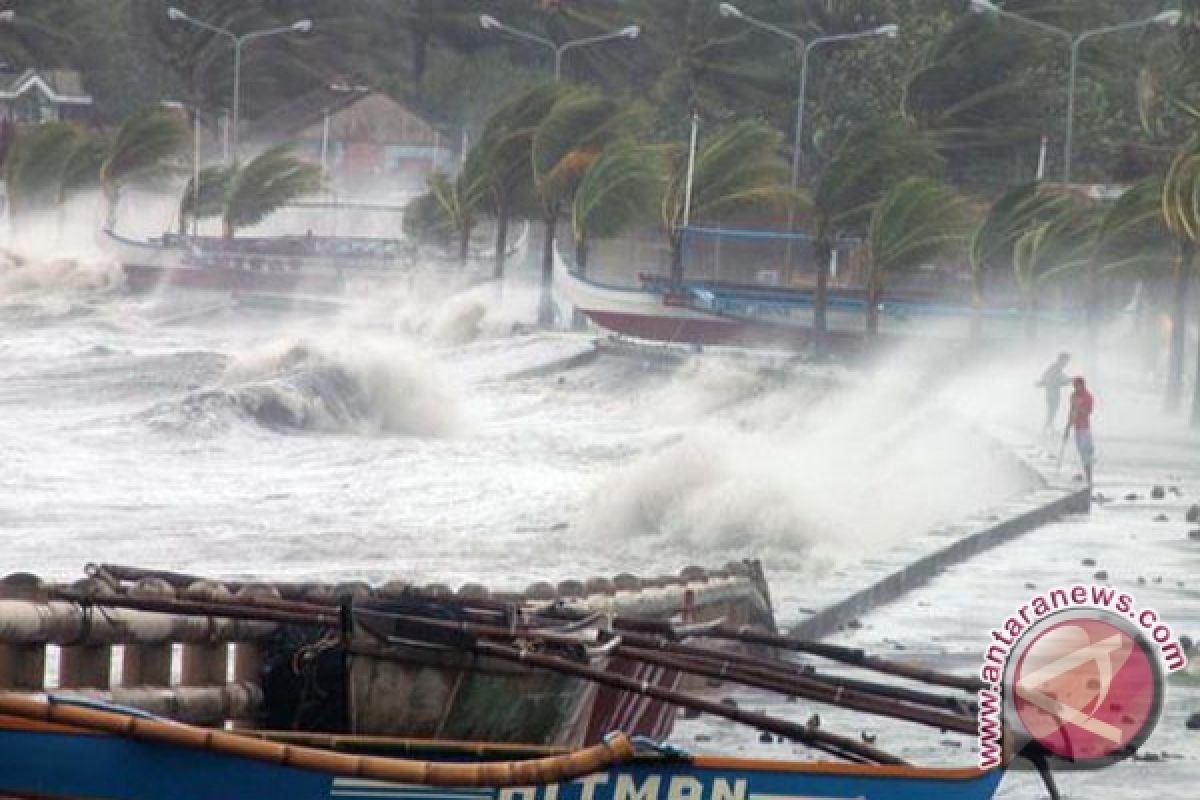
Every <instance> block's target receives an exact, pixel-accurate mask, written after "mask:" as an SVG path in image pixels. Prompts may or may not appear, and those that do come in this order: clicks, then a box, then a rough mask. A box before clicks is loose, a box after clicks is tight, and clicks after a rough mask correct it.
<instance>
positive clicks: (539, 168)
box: [531, 89, 634, 325]
mask: <svg viewBox="0 0 1200 800" xmlns="http://www.w3.org/2000/svg"><path fill="white" fill-rule="evenodd" d="M632 117H633V109H632V108H631V107H630V106H628V105H625V104H623V103H621V102H620V101H618V100H616V99H614V98H611V97H607V96H604V95H602V94H600V93H598V92H593V91H589V90H584V89H568V90H565V91H564V92H563V94H562V95H561V96H560V97H559V98H558V99H557V100H556V101H555V103H554V105H553V106H552V107H551V108H550V111H549V113H548V114H547V115H546V117H545V118H544V119H543V120H542V122H541V124H539V125H538V127H537V129H536V130H535V131H534V133H533V137H532V150H531V163H532V165H533V188H534V194H535V195H536V197H537V201H538V205H539V206H540V209H541V217H542V223H543V231H544V232H543V237H544V238H543V248H542V291H541V299H540V302H539V305H538V321H539V323H540V324H542V325H550V324H553V321H554V303H553V299H552V296H551V285H552V283H553V280H554V245H555V231H556V228H557V226H558V221H559V218H560V217H561V215H562V214H563V212H564V210H566V209H568V208H569V207H570V205H571V201H572V198H573V197H574V195H575V192H576V190H577V189H578V187H579V182H580V181H581V180H582V179H583V176H584V175H585V174H587V171H588V170H589V169H591V167H592V165H593V164H594V163H596V160H597V159H598V158H599V157H600V154H601V152H603V150H604V148H605V147H606V146H607V145H608V144H610V143H611V142H613V141H615V140H617V139H618V138H619V137H620V136H621V135H622V134H623V133H625V132H626V131H628V130H629V129H630V128H631V127H632V126H633V123H634V120H633V118H632Z"/></svg>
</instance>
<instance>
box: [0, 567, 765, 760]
mask: <svg viewBox="0 0 1200 800" xmlns="http://www.w3.org/2000/svg"><path fill="white" fill-rule="evenodd" d="M89 575H90V577H89V578H88V579H87V581H86V582H85V583H84V584H82V586H83V588H82V589H80V588H78V587H74V588H73V587H69V586H61V585H59V586H56V585H47V584H44V583H42V582H41V581H39V580H37V579H36V578H33V577H31V576H21V575H19V574H18V575H15V576H10V577H9V578H7V579H4V580H2V581H0V689H4V688H21V689H29V690H41V689H42V688H44V687H45V686H46V685H47V684H46V683H45V680H46V676H47V673H48V670H47V668H46V653H45V651H46V646H47V645H58V646H63V645H68V646H67V647H66V649H64V656H63V658H62V659H61V664H60V669H59V674H58V676H57V677H58V686H59V687H62V688H63V689H64V690H66V689H70V690H78V691H84V692H87V693H90V694H91V696H93V697H98V698H101V699H104V700H108V701H115V702H118V703H121V704H129V705H134V706H137V707H141V708H145V709H147V710H149V711H152V712H155V713H161V714H169V715H173V716H178V717H181V718H183V719H187V720H189V721H194V722H202V723H205V724H220V723H223V722H224V721H226V720H239V721H240V722H241V724H257V725H265V726H268V727H271V728H274V729H283V730H297V731H320V732H326V733H345V734H369V735H383V736H401V737H414V736H415V737H437V738H455V739H473V740H479V741H489V742H512V743H524V744H539V745H558V746H579V745H582V744H584V743H592V742H596V741H598V740H599V738H600V737H601V736H602V735H603V733H605V732H607V731H609V730H615V729H622V730H626V731H628V732H630V733H631V734H642V735H649V736H654V737H657V738H662V737H665V736H667V735H668V734H669V733H670V730H671V726H672V723H673V721H674V718H675V709H674V707H673V706H672V705H671V704H670V703H668V702H665V701H663V700H662V699H656V698H652V697H646V696H644V695H629V694H628V693H625V692H623V691H621V690H620V689H619V688H618V687H611V686H601V685H597V684H596V683H594V682H591V681H588V680H582V679H580V678H579V677H577V676H571V675H563V674H560V673H555V672H548V671H545V670H539V669H535V668H532V667H530V666H528V665H524V664H521V663H518V662H514V661H513V660H512V659H510V658H506V657H505V655H506V654H504V653H499V654H497V653H484V652H479V651H478V650H472V649H470V648H464V647H456V646H451V645H453V644H454V643H453V642H451V643H450V645H448V644H447V643H445V642H437V641H430V640H429V638H430V637H428V636H425V637H424V638H422V637H413V636H412V635H408V636H407V637H401V638H397V639H395V640H393V641H389V642H387V644H386V648H384V650H383V651H381V652H375V651H372V650H371V649H370V648H369V647H366V646H365V645H370V644H373V643H377V642H378V641H379V639H380V631H379V629H380V626H381V625H382V624H383V623H382V622H381V621H380V620H381V619H382V620H383V621H388V620H391V619H394V618H397V617H399V616H407V617H419V618H426V617H428V618H431V619H435V620H442V621H449V622H455V623H461V622H464V621H467V620H478V619H484V620H487V621H494V622H503V624H505V625H509V624H517V623H518V622H519V623H521V624H522V625H524V624H525V622H524V620H526V619H531V618H532V617H531V615H541V614H542V613H543V612H544V613H550V612H551V611H553V612H554V613H556V614H560V615H561V614H569V615H573V618H574V619H576V620H578V619H579V618H584V619H592V620H593V621H595V620H598V619H600V618H601V617H613V616H636V617H637V618H638V619H640V620H643V621H645V622H646V623H647V624H651V623H653V624H661V625H668V626H675V625H684V626H686V625H703V624H706V623H714V622H722V623H725V624H728V625H730V626H739V627H741V626H745V627H746V628H747V629H753V630H759V631H763V632H770V631H773V630H774V618H773V616H772V611H771V605H770V597H769V594H768V590H767V586H766V581H765V578H764V577H763V573H762V569H761V566H760V565H759V564H758V563H757V562H731V563H730V564H728V565H726V566H725V567H724V568H721V569H713V570H706V569H701V568H699V567H689V568H687V569H685V570H683V571H682V572H681V574H679V575H670V576H660V577H657V578H639V577H636V576H633V575H629V574H621V575H617V576H614V577H613V578H611V579H609V578H592V579H589V580H587V581H581V580H567V581H562V582H560V583H558V584H557V585H555V584H550V583H546V582H541V583H536V584H533V585H531V586H530V587H529V588H528V589H526V590H525V591H524V592H520V593H497V592H491V591H489V590H488V589H487V588H486V587H483V586H481V585H478V584H468V585H466V586H464V587H462V588H461V589H460V590H459V591H457V592H454V591H452V590H450V589H449V588H448V587H445V586H439V585H430V586H427V587H423V588H422V587H412V586H408V585H398V584H395V583H388V584H384V585H382V586H379V587H371V586H367V585H366V584H350V585H341V586H334V585H321V584H279V583H277V584H262V583H239V582H233V581H224V582H217V581H212V580H207V579H202V578H199V577H197V576H191V575H182V574H179V573H170V572H164V571H157V570H144V569H136V568H130V567H120V566H114V565H103V566H94V567H91V568H89ZM80 591H82V592H84V593H83V594H78V592H80ZM5 598H6V599H5ZM252 600H253V601H254V602H256V603H258V605H254V606H252V607H246V606H238V605H237V604H238V603H249V602H251V601H252ZM97 602H101V603H114V604H115V605H113V606H112V607H111V610H110V611H108V612H107V613H106V615H105V616H104V617H103V619H102V621H101V622H96V621H95V620H92V618H91V616H90V614H89V613H88V612H87V611H86V609H87V608H89V607H91V606H92V605H93V604H94V603H97ZM262 604H267V605H266V606H265V607H261V608H260V607H259V606H260V605H262ZM350 607H352V608H353V613H352V614H350V613H348V612H347V616H346V617H345V620H343V621H341V622H339V619H340V617H339V615H340V614H342V613H343V612H342V609H343V608H350ZM248 610H249V611H256V610H257V611H260V612H261V613H262V614H263V615H265V617H264V618H252V619H250V620H245V621H231V618H229V617H227V616H225V615H226V614H236V613H242V614H243V616H244V615H245V614H246V613H247V611H248ZM597 615H600V616H597ZM238 619H240V618H238ZM571 619H572V616H568V617H565V618H561V619H552V618H549V617H547V618H544V619H542V618H541V617H540V616H539V621H538V622H537V625H538V626H539V627H540V628H544V629H545V630H546V631H547V632H548V633H550V634H557V635H560V636H561V635H566V634H568V633H569V632H570V630H571V622H570V620H571ZM89 620H91V621H90V622H89ZM201 620H206V621H207V622H205V624H199V622H200V621H201ZM339 626H342V627H339ZM563 626H565V630H564V629H563ZM331 627H332V628H334V629H339V630H340V631H341V634H340V635H339V636H337V637H334V638H333V639H332V640H331V639H330V638H329V629H330V628H331ZM427 632H428V631H425V633H427ZM390 633H392V631H391V630H389V631H386V632H384V633H383V635H389V634H390ZM409 633H410V634H411V631H410V632H409ZM419 633H420V631H419ZM164 637H166V640H167V645H164V644H163V640H164ZM171 643H174V644H176V645H179V646H180V647H179V649H178V651H176V650H173V649H172V648H171V646H170V644H171ZM14 648H15V649H14ZM546 652H548V653H552V654H560V655H564V656H566V657H568V658H574V657H575V656H576V655H577V654H578V652H579V651H578V649H577V647H575V645H574V644H573V643H572V642H569V641H568V642H565V643H556V644H555V645H554V646H553V647H550V648H548V650H547V651H546ZM114 653H118V654H119V657H120V658H119V660H120V662H121V663H123V668H122V670H121V674H120V677H119V678H118V676H117V673H116V672H115V671H114V670H113V669H112V662H113V659H114V657H115V656H114ZM17 656H20V658H19V659H18V661H20V663H22V664H26V666H24V667H20V668H18V667H16V666H14V665H13V664H12V663H11V662H10V660H11V659H12V658H16V657H17ZM230 661H233V662H234V663H236V664H237V665H238V667H237V669H235V671H234V675H233V681H232V682H231V681H229V679H228V675H227V665H228V663H229V662H230ZM595 662H596V663H597V664H598V665H600V666H602V667H603V669H605V670H606V671H607V672H608V673H610V674H612V675H620V676H623V677H624V678H626V679H628V680H630V681H635V682H637V683H639V684H641V683H644V684H646V685H647V686H650V687H655V688H660V689H663V690H667V691H672V690H676V689H679V688H680V687H681V686H683V685H684V676H683V674H682V673H681V672H680V671H679V670H677V669H673V668H670V667H669V666H664V665H661V664H660V665H655V664H648V663H644V662H635V661H632V660H630V659H627V658H622V657H620V656H619V655H618V654H611V653H597V654H595ZM22 671H24V673H25V674H26V677H25V678H24V679H21V680H18V677H19V676H20V674H22ZM172 675H180V676H182V679H183V680H182V685H179V683H180V681H179V680H177V679H176V680H173V679H172Z"/></svg>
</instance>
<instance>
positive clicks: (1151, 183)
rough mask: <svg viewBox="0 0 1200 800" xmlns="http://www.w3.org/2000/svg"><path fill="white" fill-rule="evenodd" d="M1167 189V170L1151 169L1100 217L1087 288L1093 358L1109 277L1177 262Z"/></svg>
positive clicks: (1158, 270)
mask: <svg viewBox="0 0 1200 800" xmlns="http://www.w3.org/2000/svg"><path fill="white" fill-rule="evenodd" d="M1162 195H1163V176H1162V175H1149V176H1147V177H1145V178H1143V179H1142V180H1140V181H1138V182H1137V183H1135V184H1133V185H1132V186H1130V187H1129V188H1128V189H1126V190H1125V191H1124V192H1123V193H1122V194H1121V196H1120V197H1118V198H1117V199H1116V201H1115V202H1113V203H1112V205H1110V206H1109V207H1108V209H1107V210H1106V211H1105V212H1104V215H1103V217H1102V218H1101V220H1100V225H1099V229H1098V231H1097V235H1096V244H1095V248H1094V253H1093V257H1092V261H1091V264H1090V265H1089V269H1088V271H1087V276H1086V280H1087V286H1086V290H1085V293H1084V294H1085V298H1086V301H1085V302H1086V305H1085V308H1086V312H1087V351H1088V356H1089V360H1090V361H1092V363H1094V359H1095V355H1096V339H1097V327H1098V324H1099V318H1100V314H1101V311H1102V306H1103V295H1104V287H1105V283H1106V280H1107V279H1109V278H1111V277H1120V276H1123V275H1133V276H1136V277H1139V278H1141V279H1143V281H1145V279H1147V278H1151V277H1156V276H1158V275H1161V274H1162V273H1163V272H1164V271H1165V270H1166V269H1168V268H1170V267H1171V266H1172V265H1173V264H1174V261H1175V253H1174V247H1173V245H1172V237H1171V233H1170V231H1168V230H1167V225H1166V220H1165V219H1164V218H1163V211H1162Z"/></svg>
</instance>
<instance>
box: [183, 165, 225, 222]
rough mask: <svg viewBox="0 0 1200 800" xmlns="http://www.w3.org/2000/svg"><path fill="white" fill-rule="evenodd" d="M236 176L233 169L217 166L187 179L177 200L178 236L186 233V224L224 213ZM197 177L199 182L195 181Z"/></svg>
mask: <svg viewBox="0 0 1200 800" xmlns="http://www.w3.org/2000/svg"><path fill="white" fill-rule="evenodd" d="M236 174H237V170H236V168H234V167H227V166H224V165H217V166H212V167H205V168H204V169H202V170H200V172H199V174H198V175H193V176H192V177H191V178H188V182H187V186H185V187H184V189H183V196H182V197H181V198H180V200H179V235H180V236H183V235H185V234H186V233H187V229H188V223H189V222H192V223H196V222H199V221H200V220H202V219H205V218H209V217H219V216H221V215H222V214H223V213H225V204H226V203H227V202H228V200H229V188H230V186H232V185H233V178H234V176H235V175H236ZM197 177H198V178H199V180H198V181H197V180H196V179H197Z"/></svg>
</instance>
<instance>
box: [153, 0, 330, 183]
mask: <svg viewBox="0 0 1200 800" xmlns="http://www.w3.org/2000/svg"><path fill="white" fill-rule="evenodd" d="M167 18H168V19H170V20H172V21H173V22H186V23H188V24H190V25H195V26H196V27H197V28H203V29H204V30H206V31H211V32H213V33H216V34H220V35H221V36H224V37H226V38H228V39H229V40H230V41H231V42H233V160H234V161H237V157H238V140H239V136H240V135H241V131H240V130H239V121H240V113H241V92H242V85H241V84H242V45H243V44H245V43H246V42H248V41H250V40H251V39H261V38H263V37H265V36H275V35H276V34H281V33H308V32H309V31H311V30H312V20H311V19H300V20H296V21H295V22H293V23H292V24H291V25H283V26H280V27H278V28H264V29H262V30H257V31H250V32H249V33H241V34H238V33H234V32H233V31H231V30H228V29H226V28H221V27H218V26H216V25H213V24H211V23H208V22H205V21H204V20H200V19H196V18H195V17H193V16H190V15H188V14H185V13H184V12H182V11H180V10H179V9H178V8H175V7H174V6H171V7H170V8H168V9H167Z"/></svg>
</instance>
